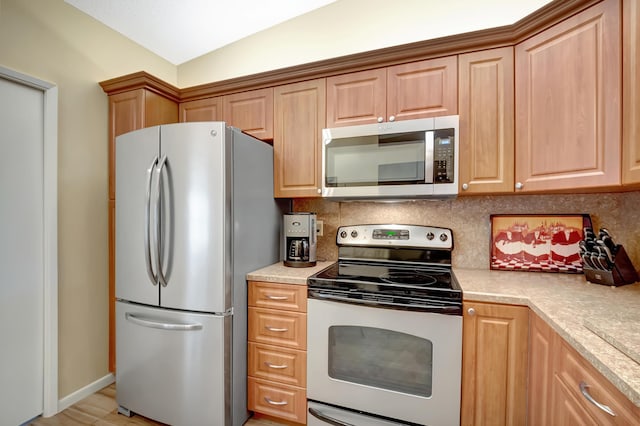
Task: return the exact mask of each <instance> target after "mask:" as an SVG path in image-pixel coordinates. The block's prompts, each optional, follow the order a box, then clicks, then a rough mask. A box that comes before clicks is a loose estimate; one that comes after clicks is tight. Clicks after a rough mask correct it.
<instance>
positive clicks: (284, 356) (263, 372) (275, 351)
mask: <svg viewBox="0 0 640 426" xmlns="http://www.w3.org/2000/svg"><path fill="white" fill-rule="evenodd" d="M248 349H249V351H248V356H249V365H248V370H249V376H253V377H257V378H260V379H266V380H272V381H275V382H279V383H283V384H286V385H292V386H299V387H302V388H304V387H306V386H307V353H306V352H305V351H299V350H296V349H288V348H282V347H278V346H270V345H262V344H259V343H253V342H249V348H248Z"/></svg>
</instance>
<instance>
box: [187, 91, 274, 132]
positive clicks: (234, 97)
mask: <svg viewBox="0 0 640 426" xmlns="http://www.w3.org/2000/svg"><path fill="white" fill-rule="evenodd" d="M180 121H181V122H187V121H225V122H226V123H227V124H229V125H231V126H233V127H237V128H238V129H240V130H242V131H244V132H246V133H248V134H250V135H252V136H253V137H255V138H258V139H262V140H271V139H273V88H271V87H269V88H266V89H259V90H250V91H246V92H239V93H233V94H230V95H225V96H216V97H212V98H206V99H197V100H194V101H188V102H182V103H181V104H180Z"/></svg>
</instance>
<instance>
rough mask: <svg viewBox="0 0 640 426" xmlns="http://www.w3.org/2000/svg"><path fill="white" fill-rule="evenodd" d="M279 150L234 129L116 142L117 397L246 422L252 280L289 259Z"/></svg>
mask: <svg viewBox="0 0 640 426" xmlns="http://www.w3.org/2000/svg"><path fill="white" fill-rule="evenodd" d="M289 209H290V205H289V203H288V202H284V203H283V202H279V201H277V200H274V198H273V149H272V147H271V145H269V144H267V143H265V142H262V141H259V140H257V139H255V138H252V137H251V136H248V135H245V134H243V133H242V132H240V131H239V130H238V129H234V128H232V127H228V126H226V125H225V123H222V122H203V123H180V124H170V125H162V126H156V127H151V128H147V129H142V130H137V131H134V132H131V133H127V134H124V135H122V136H119V137H118V138H117V139H116V256H115V259H116V265H115V268H116V399H117V402H118V405H119V412H120V413H122V414H125V415H131V414H133V413H137V414H140V415H142V416H145V417H149V418H152V419H154V420H157V421H160V422H163V423H168V424H172V425H225V426H226V425H234V426H235V425H241V424H243V423H244V422H245V421H246V419H247V418H248V412H247V409H246V407H247V402H246V399H247V396H246V394H247V391H246V380H247V373H246V357H247V356H246V342H247V335H246V333H247V284H246V281H245V275H246V273H247V272H250V271H252V270H255V269H258V268H260V267H263V266H266V265H269V264H271V263H274V262H277V261H278V260H279V259H280V254H281V253H282V251H281V250H280V241H281V232H280V231H281V224H282V214H283V213H284V212H286V211H288V210H289Z"/></svg>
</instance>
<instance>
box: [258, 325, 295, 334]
mask: <svg viewBox="0 0 640 426" xmlns="http://www.w3.org/2000/svg"><path fill="white" fill-rule="evenodd" d="M264 328H266V329H267V330H269V331H275V332H276V333H284V332H285V331H289V329H288V328H276V327H271V326H268V325H265V326H264Z"/></svg>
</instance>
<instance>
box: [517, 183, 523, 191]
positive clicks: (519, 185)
mask: <svg viewBox="0 0 640 426" xmlns="http://www.w3.org/2000/svg"><path fill="white" fill-rule="evenodd" d="M522 188H524V185H523V184H522V182H516V189H522Z"/></svg>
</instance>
